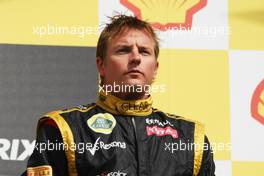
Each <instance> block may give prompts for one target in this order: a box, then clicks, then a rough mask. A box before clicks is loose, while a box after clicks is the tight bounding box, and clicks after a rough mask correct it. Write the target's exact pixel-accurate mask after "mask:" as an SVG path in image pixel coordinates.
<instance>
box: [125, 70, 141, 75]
mask: <svg viewBox="0 0 264 176" xmlns="http://www.w3.org/2000/svg"><path fill="white" fill-rule="evenodd" d="M126 74H142V75H144V74H143V73H142V72H141V71H139V70H129V71H128V72H126Z"/></svg>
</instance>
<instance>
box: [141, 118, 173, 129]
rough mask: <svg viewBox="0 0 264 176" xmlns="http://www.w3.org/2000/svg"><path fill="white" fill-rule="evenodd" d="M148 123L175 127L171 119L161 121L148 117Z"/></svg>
mask: <svg viewBox="0 0 264 176" xmlns="http://www.w3.org/2000/svg"><path fill="white" fill-rule="evenodd" d="M146 124H148V125H158V126H162V127H164V126H168V125H169V126H172V127H173V124H171V123H170V121H168V120H165V121H160V120H158V119H150V118H146Z"/></svg>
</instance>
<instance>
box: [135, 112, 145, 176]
mask: <svg viewBox="0 0 264 176" xmlns="http://www.w3.org/2000/svg"><path fill="white" fill-rule="evenodd" d="M135 118H136V117H132V124H133V128H134V133H135V146H136V148H135V151H136V160H137V176H147V175H149V173H148V171H147V166H146V153H145V149H144V147H146V146H144V145H143V144H142V142H141V138H140V135H142V134H139V133H138V130H139V129H138V126H137V125H136V120H135Z"/></svg>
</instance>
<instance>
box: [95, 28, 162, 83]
mask: <svg viewBox="0 0 264 176" xmlns="http://www.w3.org/2000/svg"><path fill="white" fill-rule="evenodd" d="M97 66H98V70H99V73H100V75H101V76H102V77H104V84H105V85H113V84H114V82H115V84H119V85H121V84H123V85H141V86H144V85H151V83H152V81H153V79H154V78H155V76H156V74H157V69H158V62H157V59H156V58H155V53H154V41H153V40H152V39H151V38H150V36H149V35H148V33H147V32H145V31H144V30H136V29H125V30H124V31H123V32H122V33H120V34H119V35H117V36H116V37H114V38H113V39H112V40H111V41H110V42H109V43H108V48H107V52H106V57H105V58H104V61H102V60H101V59H99V58H97Z"/></svg>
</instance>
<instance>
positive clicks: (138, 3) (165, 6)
mask: <svg viewBox="0 0 264 176" xmlns="http://www.w3.org/2000/svg"><path fill="white" fill-rule="evenodd" d="M120 3H121V4H122V5H124V6H125V7H127V8H128V9H129V10H131V11H132V12H133V13H134V16H137V17H138V18H139V19H144V20H148V21H149V22H150V23H151V24H152V26H153V27H154V28H157V29H160V30H162V31H165V30H168V29H175V28H177V29H178V28H179V29H180V27H184V28H187V29H191V27H192V20H193V15H194V14H195V13H196V12H198V11H199V10H201V9H202V8H203V7H205V6H206V4H207V0H162V1H160V0H151V1H150V0H133V1H132V0H120Z"/></svg>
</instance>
